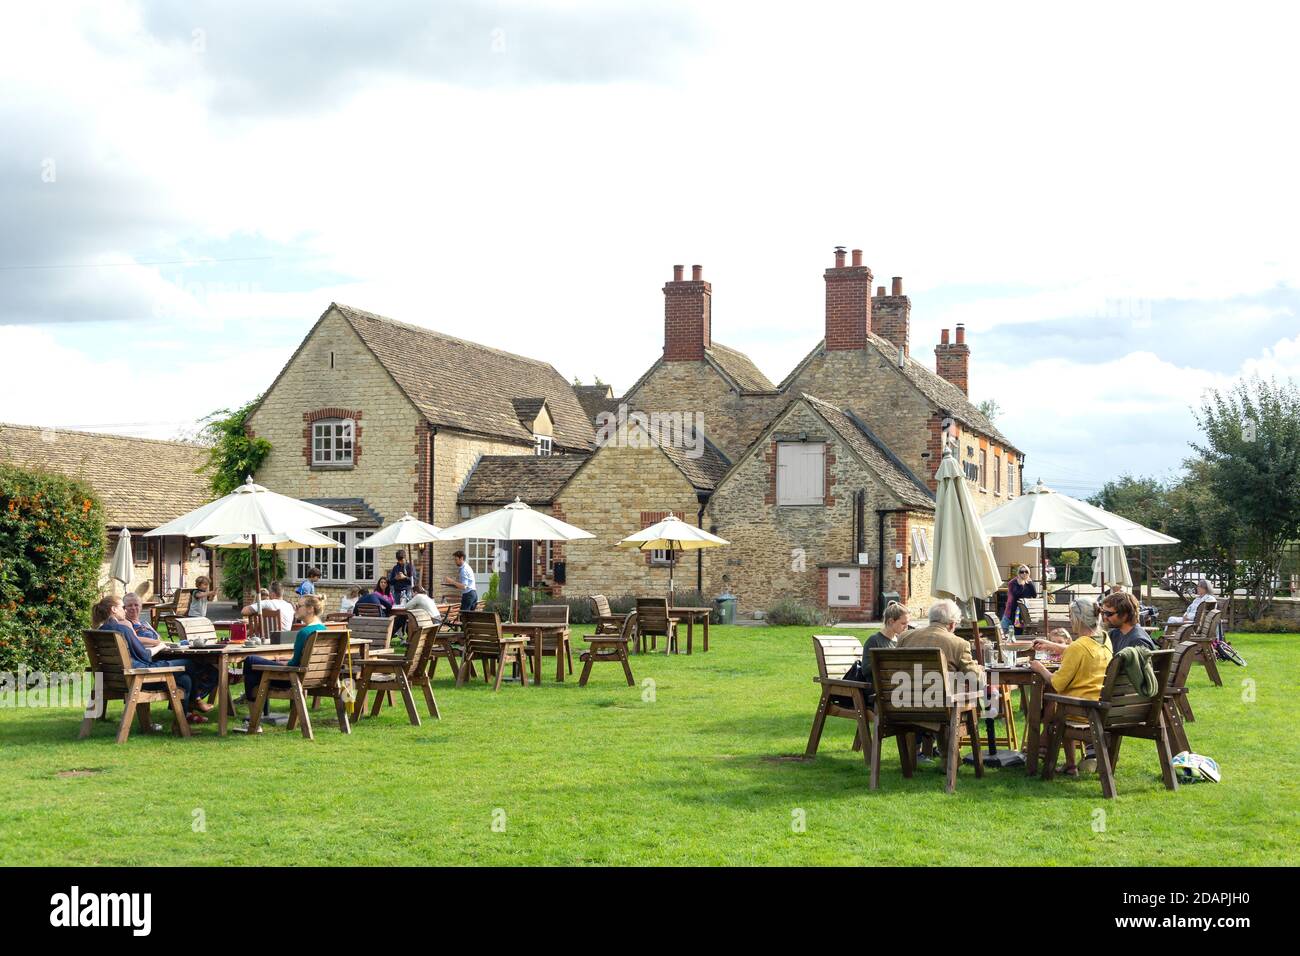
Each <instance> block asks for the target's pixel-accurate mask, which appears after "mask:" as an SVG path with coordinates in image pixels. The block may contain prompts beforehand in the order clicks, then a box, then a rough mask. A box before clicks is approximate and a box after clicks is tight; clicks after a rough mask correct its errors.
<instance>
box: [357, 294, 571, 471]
mask: <svg viewBox="0 0 1300 956" xmlns="http://www.w3.org/2000/svg"><path fill="white" fill-rule="evenodd" d="M332 307H333V308H335V309H337V310H338V312H339V314H340V315H342V316H343V318H344V319H346V320H347V321H348V323H349V324H350V325H351V326H352V328H353V329H355V330H356V333H357V335H359V336H360V337H361V340H362V341H363V342H364V343H365V344H366V346H367V347H368V348H369V349H370V350H371V351H372V352H373V353H374V354H375V357H376V358H378V359H379V361H380V362H381V363H382V364H383V366H384V367H385V368H386V369H387V370H388V373H389V374H390V375H392V376H393V379H394V380H395V381H396V382H397V384H398V386H399V387H400V388H401V389H402V390H403V391H404V392H405V393H406V394H407V396H408V397H409V398H410V399H411V401H412V402H413V403H414V404H415V406H416V408H418V409H419V410H420V412H421V414H423V415H424V417H425V418H427V419H428V420H429V421H430V422H433V423H434V424H436V425H445V426H447V427H449V428H459V429H463V430H465V431H469V432H477V433H480V434H487V435H496V436H501V437H504V438H513V439H519V440H524V441H528V442H531V441H532V439H533V436H532V433H531V432H529V431H528V429H526V428H525V427H524V426H523V424H521V423H520V421H519V416H518V414H516V412H515V408H514V405H513V404H512V401H511V400H512V399H515V398H544V399H545V400H546V407H547V410H548V411H549V412H550V415H551V420H552V422H553V423H554V425H555V435H554V439H555V443H556V444H557V445H559V446H560V447H563V448H574V449H584V450H585V449H588V448H591V447H592V446H593V445H594V444H595V439H596V436H595V430H594V429H593V428H592V424H591V422H590V421H588V420H587V415H586V413H585V412H584V411H583V409H582V405H581V404H579V402H578V397H577V395H575V394H574V391H573V386H571V385H570V384H569V383H568V382H567V381H565V379H564V377H563V376H562V375H560V373H559V372H557V371H556V370H555V368H554V367H553V366H551V365H549V364H547V363H546V362H541V361H538V360H537V359H530V358H525V357H523V356H522V355H514V354H512V353H510V352H503V351H501V350H500V349H494V348H489V347H488V346H486V345H479V344H478V343H476V342H467V341H466V340H464V339H458V338H455V337H453V336H450V335H444V334H443V333H441V332H435V331H434V330H432V329H426V328H423V327H421V326H418V325H407V324H406V323H404V322H396V321H394V320H393V319H389V318H385V317H384V316H382V315H375V314H374V313H372V312H365V311H363V310H361V309H354V308H352V307H350V306H346V305H339V304H337V303H335V304H334V305H333V306H332Z"/></svg>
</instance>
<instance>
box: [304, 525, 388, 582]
mask: <svg viewBox="0 0 1300 956" xmlns="http://www.w3.org/2000/svg"><path fill="white" fill-rule="evenodd" d="M321 534H323V535H326V536H327V537H330V538H333V539H334V540H335V541H338V542H340V543H342V545H343V547H341V548H299V549H298V550H297V551H296V552H294V553H295V554H296V555H297V557H296V558H295V559H294V563H293V568H294V572H295V575H294V576H295V577H296V578H298V580H300V581H302V580H306V578H307V571H308V569H310V568H317V569H318V570H319V571H320V583H321V584H349V585H350V584H357V585H362V584H364V585H367V586H373V585H374V583H375V579H376V577H377V569H376V563H375V562H376V555H375V553H374V550H373V549H372V548H366V547H364V546H363V545H362V542H363V541H365V540H366V538H368V537H370V536H371V535H372V534H374V531H373V530H365V531H345V530H341V529H333V530H322V531H321ZM361 551H369V552H370V559H369V561H368V562H363V561H362V556H361V555H359V554H358V552H361ZM365 564H368V565H369V568H368V571H369V573H367V574H362V573H361V571H362V570H366V568H365ZM340 575H341V576H340Z"/></svg>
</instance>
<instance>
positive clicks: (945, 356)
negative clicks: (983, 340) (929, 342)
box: [934, 322, 970, 395]
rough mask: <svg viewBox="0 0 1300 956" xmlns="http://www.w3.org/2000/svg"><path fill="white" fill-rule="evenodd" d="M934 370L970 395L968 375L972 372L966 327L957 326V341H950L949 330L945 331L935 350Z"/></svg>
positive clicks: (959, 324)
mask: <svg viewBox="0 0 1300 956" xmlns="http://www.w3.org/2000/svg"><path fill="white" fill-rule="evenodd" d="M934 369H935V371H936V372H938V373H939V375H940V377H942V378H946V379H947V380H948V381H950V382H952V384H954V385H956V386H957V387H958V388H960V389H961V390H962V393H963V394H966V395H969V394H970V389H969V387H968V374H969V371H970V346H969V345H967V344H966V326H964V325H962V324H961V323H960V322H959V323H958V324H957V341H955V342H949V341H948V330H947V329H944V330H943V332H942V333H941V334H940V337H939V344H938V345H936V346H935V348H934Z"/></svg>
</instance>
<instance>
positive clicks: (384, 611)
mask: <svg viewBox="0 0 1300 956" xmlns="http://www.w3.org/2000/svg"><path fill="white" fill-rule="evenodd" d="M362 604H375V605H378V606H379V616H380V617H388V605H387V604H385V603H384V602H383V600H382V599H381V598H380V597H379V596H378V595H377V594H375V592H374V591H372V590H370V588H362V589H361V595H360V597H358V598H357V603H356V604H355V605H354V606H353V608H352V613H353V614H356V613H357V608H358V607H360V606H361V605H362Z"/></svg>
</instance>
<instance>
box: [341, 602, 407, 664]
mask: <svg viewBox="0 0 1300 956" xmlns="http://www.w3.org/2000/svg"><path fill="white" fill-rule="evenodd" d="M395 613H402V614H405V613H408V612H405V611H401V612H395ZM426 616H427V615H426ZM396 623H397V618H395V617H355V618H353V619H352V620H351V621H349V622H348V628H349V630H351V631H352V637H353V639H357V638H360V639H361V640H363V641H368V642H369V644H370V653H371V654H376V653H379V652H382V651H387V650H389V649H390V648H391V647H392V644H393V625H394V624H396Z"/></svg>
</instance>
